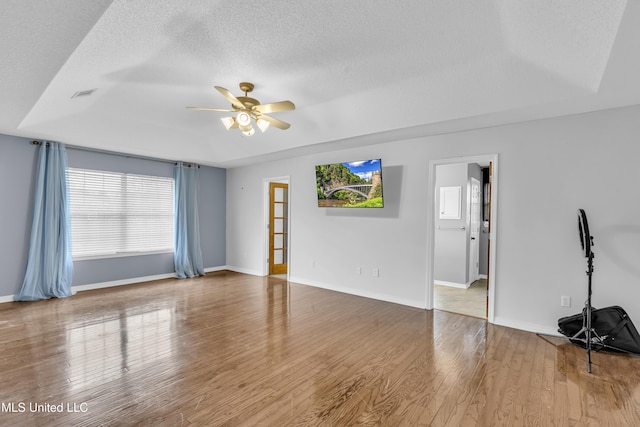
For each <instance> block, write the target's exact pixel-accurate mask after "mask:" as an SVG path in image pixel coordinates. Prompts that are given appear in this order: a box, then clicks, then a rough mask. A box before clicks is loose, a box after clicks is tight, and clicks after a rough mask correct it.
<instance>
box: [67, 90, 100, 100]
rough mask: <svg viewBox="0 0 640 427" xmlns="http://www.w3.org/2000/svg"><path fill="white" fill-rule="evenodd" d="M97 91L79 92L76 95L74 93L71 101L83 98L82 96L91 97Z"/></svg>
mask: <svg viewBox="0 0 640 427" xmlns="http://www.w3.org/2000/svg"><path fill="white" fill-rule="evenodd" d="M96 90H97V89H89V90H79V91H77V92H76V93H74V94H73V95H72V96H71V99H73V98H79V97H81V96H89V95H91V94H92V93H93V92H95V91H96Z"/></svg>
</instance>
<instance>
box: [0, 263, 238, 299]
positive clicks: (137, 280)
mask: <svg viewBox="0 0 640 427" xmlns="http://www.w3.org/2000/svg"><path fill="white" fill-rule="evenodd" d="M221 270H228V268H227V266H226V265H223V266H220V267H207V268H205V269H204V272H205V273H211V272H214V271H221ZM175 277H176V274H175V273H166V274H156V275H153V276H143V277H132V278H129V279H121V280H111V281H109V282H99V283H89V284H87V285H78V286H72V287H71V291H72V292H73V293H76V292H82V291H90V290H93V289H103V288H112V287H115V286H123V285H133V284H135V283H144V282H151V281H153V280H162V279H171V278H175ZM14 300H15V295H6V296H0V303H4V302H13V301H14Z"/></svg>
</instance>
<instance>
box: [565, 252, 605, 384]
mask: <svg viewBox="0 0 640 427" xmlns="http://www.w3.org/2000/svg"><path fill="white" fill-rule="evenodd" d="M592 274H593V252H591V253H590V254H589V261H588V262H587V276H588V277H589V290H588V296H587V301H586V303H585V306H584V309H583V310H582V329H580V330H579V331H578V332H577V333H576V334H575V335H574V336H572V337H571V338H570V340H571V342H576V341H577V342H582V343H584V345H585V347H586V348H587V370H588V372H589V373H591V349H592V348H593V344H596V346H597V347H596V349H597V350H600V349H601V348H602V347H603V346H604V343H603V341H602V338H601V337H600V335H598V332H596V330H595V329H594V328H593V326H592V325H591V321H592V320H593V319H592V315H591V310H592V309H593V307H591V275H592ZM583 335H584V337H583Z"/></svg>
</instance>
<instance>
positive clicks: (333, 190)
mask: <svg viewBox="0 0 640 427" xmlns="http://www.w3.org/2000/svg"><path fill="white" fill-rule="evenodd" d="M316 186H317V189H318V207H321V208H382V207H384V201H383V199H382V162H381V161H380V159H371V160H361V161H357V162H347V163H332V164H328V165H318V166H316Z"/></svg>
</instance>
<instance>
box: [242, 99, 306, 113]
mask: <svg viewBox="0 0 640 427" xmlns="http://www.w3.org/2000/svg"><path fill="white" fill-rule="evenodd" d="M253 109H254V110H257V111H260V112H261V113H277V112H280V111H288V110H295V109H296V106H295V104H294V103H293V102H291V101H280V102H273V103H271V104H260V105H256V106H255V107H253Z"/></svg>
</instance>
